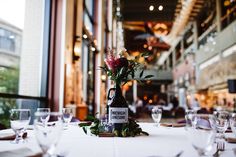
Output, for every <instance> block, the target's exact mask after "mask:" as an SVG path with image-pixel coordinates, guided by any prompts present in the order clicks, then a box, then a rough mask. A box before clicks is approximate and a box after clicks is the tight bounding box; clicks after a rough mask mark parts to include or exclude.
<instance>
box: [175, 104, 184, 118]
mask: <svg viewBox="0 0 236 157" xmlns="http://www.w3.org/2000/svg"><path fill="white" fill-rule="evenodd" d="M184 116H185V110H184V108H183V107H177V108H176V109H175V118H184Z"/></svg>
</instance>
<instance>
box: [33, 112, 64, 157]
mask: <svg viewBox="0 0 236 157" xmlns="http://www.w3.org/2000/svg"><path fill="white" fill-rule="evenodd" d="M46 116H49V121H48V122H46V125H45V122H44V121H42V119H43V118H42V117H46ZM34 128H35V129H34V130H35V136H36V139H37V142H38V144H39V146H40V147H41V149H42V152H43V154H44V156H53V155H54V152H52V151H49V150H53V148H55V147H56V145H57V143H58V141H59V139H60V136H61V134H62V130H63V121H62V114H61V113H59V112H50V113H49V112H36V113H35V120H34Z"/></svg>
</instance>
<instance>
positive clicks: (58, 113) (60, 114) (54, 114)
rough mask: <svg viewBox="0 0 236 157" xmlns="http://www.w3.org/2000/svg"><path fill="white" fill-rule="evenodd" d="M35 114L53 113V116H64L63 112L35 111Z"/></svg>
mask: <svg viewBox="0 0 236 157" xmlns="http://www.w3.org/2000/svg"><path fill="white" fill-rule="evenodd" d="M34 115H35V116H44V115H51V116H62V113H61V112H37V111H36V112H35V113H34Z"/></svg>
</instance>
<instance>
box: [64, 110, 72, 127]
mask: <svg viewBox="0 0 236 157" xmlns="http://www.w3.org/2000/svg"><path fill="white" fill-rule="evenodd" d="M62 112H63V120H64V123H65V128H68V126H69V123H70V121H71V119H72V117H73V109H72V108H70V107H67V108H63V109H62Z"/></svg>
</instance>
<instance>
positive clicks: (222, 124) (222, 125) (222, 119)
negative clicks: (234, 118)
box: [213, 111, 229, 139]
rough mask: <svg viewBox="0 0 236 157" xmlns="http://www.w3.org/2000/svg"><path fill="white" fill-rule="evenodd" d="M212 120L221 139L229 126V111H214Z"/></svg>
mask: <svg viewBox="0 0 236 157" xmlns="http://www.w3.org/2000/svg"><path fill="white" fill-rule="evenodd" d="M213 120H214V121H213V122H214V125H215V127H216V129H217V131H218V132H219V138H220V139H222V138H223V137H224V133H225V131H226V130H227V128H228V126H229V113H228V112H227V111H215V112H214V119H213Z"/></svg>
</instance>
